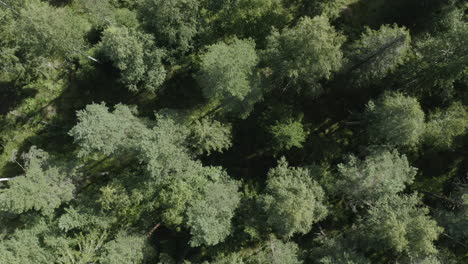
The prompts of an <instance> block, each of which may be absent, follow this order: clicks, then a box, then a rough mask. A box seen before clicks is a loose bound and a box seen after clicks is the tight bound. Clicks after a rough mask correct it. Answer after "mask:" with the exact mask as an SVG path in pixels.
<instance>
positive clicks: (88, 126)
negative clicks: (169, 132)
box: [69, 103, 146, 157]
mask: <svg viewBox="0 0 468 264" xmlns="http://www.w3.org/2000/svg"><path fill="white" fill-rule="evenodd" d="M134 114H136V113H135V111H134V110H132V109H130V108H129V107H128V106H125V105H121V104H118V105H116V106H115V109H114V111H113V112H112V113H111V112H109V108H108V107H107V106H106V105H105V104H104V103H101V104H91V105H88V106H86V108H85V109H84V110H80V111H78V113H77V117H78V124H77V125H76V126H74V127H73V128H72V129H71V130H70V132H69V135H70V136H72V137H73V138H74V142H75V143H76V144H78V145H79V146H80V151H79V153H78V155H79V156H81V157H84V156H88V155H90V154H93V153H98V154H101V155H106V156H107V155H111V154H116V153H117V152H118V151H122V150H126V149H128V148H129V147H131V146H132V144H134V142H135V140H138V139H140V137H141V133H142V131H144V130H145V129H146V127H145V126H144V125H143V124H142V123H141V122H140V121H139V120H138V118H136V117H135V116H134Z"/></svg>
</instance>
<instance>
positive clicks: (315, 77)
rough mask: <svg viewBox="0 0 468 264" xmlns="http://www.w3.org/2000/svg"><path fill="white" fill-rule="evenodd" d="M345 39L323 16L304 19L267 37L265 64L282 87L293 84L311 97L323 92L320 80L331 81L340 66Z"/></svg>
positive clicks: (285, 87) (284, 88) (286, 87)
mask: <svg viewBox="0 0 468 264" xmlns="http://www.w3.org/2000/svg"><path fill="white" fill-rule="evenodd" d="M344 41H345V37H344V36H343V35H341V34H339V33H337V32H336V31H335V29H334V28H333V27H332V26H331V25H330V23H329V21H328V19H327V18H326V17H324V16H317V17H314V18H308V17H304V18H302V19H301V20H300V21H299V22H298V23H297V25H296V26H295V27H293V28H286V29H283V31H282V32H281V33H279V32H278V31H274V32H273V33H272V35H271V36H270V37H269V38H268V44H267V48H266V51H265V53H264V58H265V63H266V65H267V66H268V67H270V68H271V70H272V78H273V80H274V82H275V83H276V84H277V85H279V88H281V89H283V90H286V89H288V88H289V87H290V86H291V85H293V86H294V87H295V89H296V90H297V91H299V90H301V89H302V88H304V89H307V92H308V93H310V94H312V95H318V94H319V93H320V91H321V89H320V85H319V81H321V80H323V79H329V78H330V77H331V75H332V73H333V72H335V71H338V70H339V69H340V67H341V64H342V60H343V54H342V52H341V50H340V48H341V45H342V44H343V42H344Z"/></svg>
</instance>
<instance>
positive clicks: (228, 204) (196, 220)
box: [158, 162, 240, 246]
mask: <svg viewBox="0 0 468 264" xmlns="http://www.w3.org/2000/svg"><path fill="white" fill-rule="evenodd" d="M185 168H187V169H186V170H185V171H181V172H179V173H177V174H175V175H173V176H172V177H171V178H167V179H165V180H164V181H163V183H162V184H161V185H160V186H159V189H160V191H159V193H158V201H159V206H160V208H161V209H162V210H163V214H162V217H163V221H164V222H165V223H166V224H167V225H169V226H171V227H177V226H181V225H182V226H185V227H186V228H189V229H190V233H191V234H192V239H191V240H190V245H191V246H201V245H215V244H218V243H219V242H222V241H223V240H224V239H225V238H226V237H227V236H228V235H229V234H230V233H231V219H232V217H233V216H234V211H235V209H236V208H237V207H238V205H239V202H240V196H239V193H238V184H237V182H235V181H233V180H231V179H229V177H228V175H227V173H226V172H225V171H224V170H223V169H221V168H219V167H203V166H201V164H200V163H194V162H190V163H187V164H186V165H185Z"/></svg>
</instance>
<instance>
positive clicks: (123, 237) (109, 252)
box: [99, 233, 151, 264]
mask: <svg viewBox="0 0 468 264" xmlns="http://www.w3.org/2000/svg"><path fill="white" fill-rule="evenodd" d="M103 251H104V252H105V253H103V254H102V255H101V257H100V262H99V263H102V264H126V263H143V260H144V259H145V257H146V256H149V253H147V252H145V251H151V248H149V246H148V244H147V241H146V237H144V236H139V235H128V234H124V233H119V234H118V235H117V236H116V238H115V239H114V240H111V241H109V242H107V243H106V244H104V246H103Z"/></svg>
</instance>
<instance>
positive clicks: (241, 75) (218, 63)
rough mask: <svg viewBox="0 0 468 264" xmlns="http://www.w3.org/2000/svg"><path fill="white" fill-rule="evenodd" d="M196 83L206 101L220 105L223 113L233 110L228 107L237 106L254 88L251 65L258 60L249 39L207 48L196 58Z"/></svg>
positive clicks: (253, 66) (254, 64)
mask: <svg viewBox="0 0 468 264" xmlns="http://www.w3.org/2000/svg"><path fill="white" fill-rule="evenodd" d="M200 60H201V62H200V72H199V73H198V74H197V76H196V77H197V80H198V82H199V83H200V85H201V87H202V89H203V95H204V97H205V98H206V99H207V100H209V101H212V102H213V101H214V102H220V103H221V105H224V108H225V109H223V111H226V112H229V111H230V110H232V109H233V107H232V106H229V104H239V103H241V102H242V101H243V100H244V99H245V98H246V97H248V95H249V94H251V93H252V92H253V91H252V90H254V89H258V88H257V87H254V84H255V83H254V78H255V72H254V69H255V66H256V65H257V62H258V57H257V54H256V52H255V43H254V42H253V41H252V40H239V39H234V40H233V41H232V43H231V44H225V43H223V42H220V43H217V44H214V45H211V46H209V47H208V48H207V51H206V52H205V53H204V54H202V55H201V57H200Z"/></svg>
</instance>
